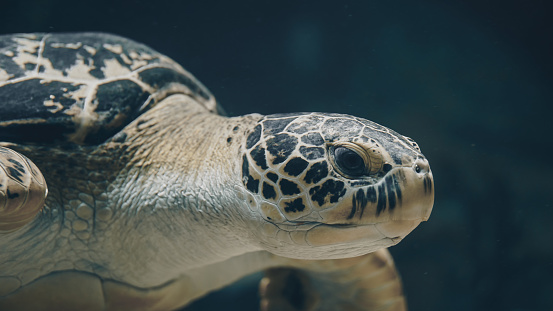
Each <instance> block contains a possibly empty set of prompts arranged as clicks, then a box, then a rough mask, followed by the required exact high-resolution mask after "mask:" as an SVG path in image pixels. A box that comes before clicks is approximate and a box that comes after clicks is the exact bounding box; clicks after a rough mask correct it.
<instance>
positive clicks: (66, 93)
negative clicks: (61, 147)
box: [0, 33, 221, 145]
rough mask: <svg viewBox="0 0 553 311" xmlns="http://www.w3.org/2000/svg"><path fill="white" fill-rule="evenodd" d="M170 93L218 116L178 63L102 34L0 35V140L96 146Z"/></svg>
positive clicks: (209, 97) (214, 105)
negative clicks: (191, 100) (197, 104)
mask: <svg viewBox="0 0 553 311" xmlns="http://www.w3.org/2000/svg"><path fill="white" fill-rule="evenodd" d="M172 94H187V95H188V96H190V97H193V98H195V99H196V100H197V101H198V102H199V103H201V104H203V105H205V106H206V108H207V109H208V110H210V111H212V112H213V113H220V112H221V110H220V108H219V107H218V105H217V103H216V101H215V99H214V98H213V96H212V95H211V93H210V92H209V91H208V90H207V89H206V88H205V87H204V86H203V85H202V84H201V83H200V82H199V81H198V80H196V78H194V76H192V75H191V74H190V73H188V72H187V71H186V70H184V69H183V68H182V67H181V66H180V65H178V64H177V63H176V62H174V61H173V60H171V59H170V58H168V57H167V56H164V55H162V54H160V53H158V52H156V51H154V50H153V49H151V48H149V47H147V46H145V45H143V44H140V43H137V42H134V41H132V40H129V39H126V38H123V37H119V36H114V35H110V34H105V33H78V34H76V33H75V34H72V33H66V34H41V33H37V34H16V35H4V36H0V141H10V142H16V143H40V144H49V143H70V144H81V145H95V144H100V143H102V142H104V141H106V140H107V139H109V138H110V137H112V136H113V135H114V134H115V133H117V132H119V131H120V130H121V129H122V128H123V127H124V126H125V125H127V124H128V123H130V122H131V121H132V120H134V119H135V118H136V117H137V116H139V115H140V114H142V113H144V112H145V111H147V110H148V109H150V108H152V107H153V106H155V105H156V104H157V103H158V102H160V101H161V100H162V99H164V98H166V97H167V96H169V95H172Z"/></svg>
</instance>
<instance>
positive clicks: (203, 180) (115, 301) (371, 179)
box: [0, 33, 433, 310]
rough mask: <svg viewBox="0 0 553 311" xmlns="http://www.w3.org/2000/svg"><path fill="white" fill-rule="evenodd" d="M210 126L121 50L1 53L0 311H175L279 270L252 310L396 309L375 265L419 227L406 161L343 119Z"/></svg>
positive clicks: (397, 143) (375, 132)
mask: <svg viewBox="0 0 553 311" xmlns="http://www.w3.org/2000/svg"><path fill="white" fill-rule="evenodd" d="M220 111H222V110H221V109H220V108H218V106H217V104H216V102H215V100H214V98H213V96H212V95H211V94H210V93H209V91H208V90H207V89H206V88H205V87H203V86H202V85H201V84H200V83H199V82H198V81H197V80H196V79H195V78H194V77H193V76H192V75H190V74H189V73H187V72H186V71H185V70H183V69H182V68H181V67H180V66H179V65H178V64H176V63H174V62H173V61H172V60H170V59H169V58H167V57H165V56H163V55H161V54H159V53H157V52H155V51H153V50H151V49H149V48H148V47H145V46H143V45H140V44H137V43H135V42H132V41H130V40H128V39H124V38H120V37H116V36H112V35H106V34H95V33H85V34H54V35H42V34H38V35H11V36H0V183H2V181H4V183H3V184H2V185H0V309H17V308H19V309H36V310H39V309H46V310H50V309H51V310H59V309H64V308H65V309H79V310H84V309H90V310H123V309H129V310H140V309H143V310H171V309H175V308H178V307H180V306H183V305H185V304H186V303H188V302H189V301H190V300H193V299H195V298H197V297H199V296H201V295H203V294H205V293H207V292H209V291H210V290H213V289H216V288H219V287H221V286H224V285H226V284H230V283H231V282H233V281H235V280H237V279H239V278H240V277H242V276H245V275H247V274H249V273H252V272H255V271H259V270H262V269H268V268H278V269H274V270H270V272H269V273H268V274H267V277H266V278H265V279H264V281H263V282H262V285H261V289H262V297H263V300H262V307H263V308H264V309H267V310H280V309H282V310H291V309H296V310H311V309H313V308H316V309H318V310H350V309H356V308H357V309H359V310H365V309H366V310H373V309H374V310H403V309H404V308H405V303H404V299H403V296H402V294H401V285H400V282H399V278H398V277H397V273H396V271H395V268H394V267H393V263H392V261H391V259H390V257H389V255H388V253H387V251H386V250H385V249H384V248H385V247H388V246H391V245H394V244H396V243H398V242H399V241H400V240H401V239H402V238H403V237H404V236H405V235H407V234H408V233H409V232H410V231H411V230H413V229H414V228H415V227H416V226H417V225H418V224H419V223H420V222H421V221H424V220H426V219H427V218H428V217H429V214H430V211H431V208H432V204H433V187H432V175H431V173H430V170H429V167H428V162H427V161H426V159H425V158H424V156H423V155H422V154H421V153H420V150H419V149H418V146H416V144H415V143H414V142H413V141H412V140H410V139H408V138H405V137H404V136H402V135H399V134H397V133H395V132H393V131H391V130H389V129H387V128H385V127H382V126H380V125H377V124H375V123H373V122H370V121H367V120H364V119H360V118H355V117H351V116H346V115H338V114H324V113H303V114H285V115H272V116H262V115H258V114H252V115H247V116H243V117H235V118H227V117H224V116H221V115H219V113H220ZM8 148H9V149H8ZM12 150H14V151H15V152H14V151H12ZM22 154H24V155H25V156H26V157H27V158H28V159H30V160H28V159H27V158H25V157H24V156H22ZM33 162H34V164H36V167H35V166H34V164H33ZM37 167H38V168H37ZM40 172H42V174H43V176H44V180H45V181H46V182H44V180H43V179H41V178H42V176H41V175H40ZM46 183H47V184H48V196H47V198H46V200H45V203H44V207H43V204H42V203H43V202H42V201H43V199H44V196H45V195H46V187H45V184H46ZM17 198H19V199H17ZM21 198H28V199H25V200H22V199H21ZM34 214H37V215H36V216H33V215H34ZM29 215H31V216H32V217H31V216H29ZM359 256H360V257H359ZM315 259H316V260H315ZM282 267H287V268H282Z"/></svg>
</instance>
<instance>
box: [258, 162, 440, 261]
mask: <svg viewBox="0 0 553 311" xmlns="http://www.w3.org/2000/svg"><path fill="white" fill-rule="evenodd" d="M417 167H418V169H417ZM417 171H418V172H417ZM433 184H434V183H433V177H432V172H431V171H430V168H429V167H428V165H427V162H426V160H420V161H419V160H417V161H414V162H413V163H412V165H410V166H409V165H406V166H399V167H395V168H393V169H392V170H390V171H389V172H388V173H387V174H386V175H385V176H384V177H383V178H382V180H381V181H380V182H378V183H376V184H374V185H370V186H363V187H356V188H351V189H349V190H348V193H347V194H346V195H345V196H344V197H343V198H342V200H341V201H340V202H338V203H337V204H335V205H334V206H332V207H329V208H326V209H324V210H322V211H318V215H320V216H321V218H322V219H321V220H316V221H302V219H297V220H293V221H286V222H283V223H271V222H267V223H266V224H265V225H264V226H263V230H264V233H265V235H268V236H271V238H270V240H271V241H273V242H271V243H272V244H273V245H272V247H271V249H269V250H270V251H272V252H274V253H277V254H280V255H282V256H286V257H294V258H302V259H314V258H317V259H332V258H345V257H352V256H358V255H363V254H367V253H370V252H374V251H376V250H378V249H381V248H386V247H389V246H393V245H395V244H397V243H399V242H400V241H401V240H403V239H404V238H405V237H406V236H407V235H408V234H409V233H410V232H411V231H413V230H414V229H415V228H416V227H417V226H418V225H419V224H420V223H421V222H423V221H426V220H428V218H429V217H430V213H431V211H432V207H433V204H434V188H433ZM371 187H372V188H373V189H377V190H376V198H373V199H372V201H374V202H371V200H370V199H362V197H368V196H367V194H368V193H371V192H372V190H369V189H371ZM378 189H384V190H383V191H378ZM361 193H362V195H361ZM392 197H393V198H394V199H391V198H392ZM379 198H380V199H379ZM394 200H395V201H394ZM359 202H364V203H359ZM379 202H380V203H379ZM275 244H276V245H278V246H276V248H273V247H275Z"/></svg>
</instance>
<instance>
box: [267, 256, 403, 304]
mask: <svg viewBox="0 0 553 311" xmlns="http://www.w3.org/2000/svg"><path fill="white" fill-rule="evenodd" d="M298 262H299V261H298ZM294 266H298V269H296V268H275V269H271V270H268V271H267V273H266V276H265V278H263V280H262V281H261V284H260V293H261V310H263V311H280V310H294V311H300V310H301V311H308V310H309V311H311V310H317V311H322V310H336V311H339V310H364V311H367V310H379V311H405V310H407V306H406V303H405V297H404V296H403V291H402V286H401V280H400V278H399V275H398V273H397V270H396V268H395V266H394V263H393V260H392V257H391V256H390V254H389V252H388V251H387V250H386V249H381V250H379V251H376V252H374V253H371V254H367V255H364V256H360V257H355V258H347V259H334V260H320V261H305V265H304V266H302V264H301V263H300V264H299V265H296V263H294Z"/></svg>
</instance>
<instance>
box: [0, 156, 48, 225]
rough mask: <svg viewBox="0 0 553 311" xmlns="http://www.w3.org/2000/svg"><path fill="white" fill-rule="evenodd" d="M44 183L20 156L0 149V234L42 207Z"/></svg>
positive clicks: (24, 221) (45, 188) (30, 216)
mask: <svg viewBox="0 0 553 311" xmlns="http://www.w3.org/2000/svg"><path fill="white" fill-rule="evenodd" d="M47 194H48V188H47V186H46V181H45V180H44V177H43V176H42V173H41V172H40V170H39V169H38V167H37V166H36V165H35V164H34V163H33V162H31V160H29V159H28V158H27V157H25V156H24V155H22V154H20V153H18V152H15V151H13V150H11V149H9V148H5V147H0V233H8V232H11V231H15V230H17V229H19V228H21V227H23V226H24V225H25V224H27V223H29V222H30V221H31V220H32V219H33V218H34V217H35V215H36V214H37V213H38V212H39V211H40V210H41V209H42V207H43V206H44V200H45V199H46V195H47Z"/></svg>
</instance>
